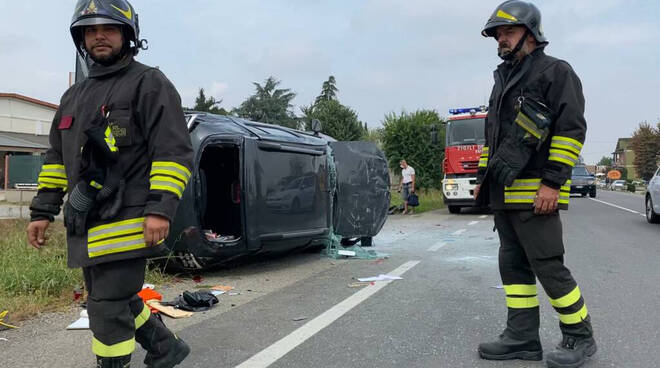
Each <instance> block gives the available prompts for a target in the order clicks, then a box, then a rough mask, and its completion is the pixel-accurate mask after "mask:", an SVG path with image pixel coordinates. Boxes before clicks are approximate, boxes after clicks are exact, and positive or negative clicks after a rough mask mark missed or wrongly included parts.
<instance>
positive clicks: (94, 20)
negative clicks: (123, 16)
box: [71, 16, 126, 28]
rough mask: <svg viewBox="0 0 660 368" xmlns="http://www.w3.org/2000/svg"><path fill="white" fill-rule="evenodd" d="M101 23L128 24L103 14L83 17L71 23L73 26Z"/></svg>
mask: <svg viewBox="0 0 660 368" xmlns="http://www.w3.org/2000/svg"><path fill="white" fill-rule="evenodd" d="M100 24H119V25H122V24H126V23H124V22H120V21H118V20H114V19H112V18H108V17H103V16H94V17H88V18H82V19H80V20H78V21H76V22H75V23H73V24H72V25H71V28H74V27H82V26H95V25H100Z"/></svg>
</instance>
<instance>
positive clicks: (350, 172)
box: [330, 142, 390, 238]
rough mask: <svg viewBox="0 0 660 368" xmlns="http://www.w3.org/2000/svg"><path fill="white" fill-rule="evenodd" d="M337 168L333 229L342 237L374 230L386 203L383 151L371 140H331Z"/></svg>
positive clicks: (382, 217) (382, 219) (381, 221)
mask: <svg viewBox="0 0 660 368" xmlns="http://www.w3.org/2000/svg"><path fill="white" fill-rule="evenodd" d="M330 147H331V148H332V151H333V152H332V154H333V159H334V163H335V167H336V171H337V188H336V189H337V191H336V195H335V199H334V206H333V225H334V232H335V233H336V234H339V235H341V236H342V237H344V238H355V237H368V236H375V235H376V234H378V232H379V231H380V229H381V228H382V227H383V225H384V224H385V220H386V219H387V210H388V208H389V205H390V175H389V171H388V170H387V159H386V158H385V154H383V152H382V151H381V150H380V149H378V147H377V146H376V145H375V144H374V143H372V142H331V143H330Z"/></svg>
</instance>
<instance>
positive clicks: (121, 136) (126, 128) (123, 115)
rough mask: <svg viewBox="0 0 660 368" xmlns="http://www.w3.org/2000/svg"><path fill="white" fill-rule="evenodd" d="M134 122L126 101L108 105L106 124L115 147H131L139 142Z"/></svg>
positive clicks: (130, 108) (131, 111) (129, 106)
mask: <svg viewBox="0 0 660 368" xmlns="http://www.w3.org/2000/svg"><path fill="white" fill-rule="evenodd" d="M134 120H135V119H134V117H133V110H132V107H131V104H130V103H129V102H128V101H118V102H114V103H112V104H111V105H110V114H109V116H108V124H109V125H110V130H111V131H112V135H113V136H114V137H115V140H116V142H117V147H126V146H131V145H133V144H136V143H138V142H139V141H140V139H139V137H138V136H137V135H138V134H139V132H138V130H137V129H136V126H135V121H134Z"/></svg>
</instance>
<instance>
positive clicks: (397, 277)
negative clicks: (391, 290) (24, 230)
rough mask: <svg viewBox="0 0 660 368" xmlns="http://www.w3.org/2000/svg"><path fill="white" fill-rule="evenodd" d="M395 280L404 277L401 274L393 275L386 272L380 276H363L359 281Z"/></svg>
mask: <svg viewBox="0 0 660 368" xmlns="http://www.w3.org/2000/svg"><path fill="white" fill-rule="evenodd" d="M393 280H403V277H399V276H391V275H385V274H382V273H381V274H380V275H378V276H374V277H363V278H359V279H358V281H360V282H373V281H393Z"/></svg>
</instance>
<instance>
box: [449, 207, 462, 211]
mask: <svg viewBox="0 0 660 368" xmlns="http://www.w3.org/2000/svg"><path fill="white" fill-rule="evenodd" d="M448 209H449V213H461V206H449V207H448Z"/></svg>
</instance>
